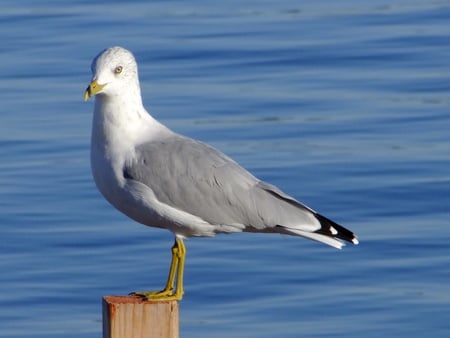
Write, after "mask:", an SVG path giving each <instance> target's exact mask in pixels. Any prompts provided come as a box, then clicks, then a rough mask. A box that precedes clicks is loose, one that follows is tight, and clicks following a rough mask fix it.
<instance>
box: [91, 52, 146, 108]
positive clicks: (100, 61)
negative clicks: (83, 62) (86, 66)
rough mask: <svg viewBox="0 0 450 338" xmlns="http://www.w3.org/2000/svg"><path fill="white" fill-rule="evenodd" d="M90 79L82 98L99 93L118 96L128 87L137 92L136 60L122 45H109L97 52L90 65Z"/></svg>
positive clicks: (128, 89) (126, 90)
mask: <svg viewBox="0 0 450 338" xmlns="http://www.w3.org/2000/svg"><path fill="white" fill-rule="evenodd" d="M91 71H92V76H93V77H92V81H91V83H90V84H89V86H88V87H87V88H86V91H85V92H84V100H85V101H87V100H88V99H89V98H90V97H92V96H95V95H99V96H106V97H114V96H120V95H122V94H123V93H124V92H128V91H130V89H132V90H134V91H138V92H139V80H138V70H137V64H136V60H135V58H134V56H133V54H132V53H131V52H130V51H128V50H126V49H125V48H122V47H111V48H108V49H105V50H103V51H102V52H101V53H100V54H98V55H97V56H96V57H95V58H94V60H93V61H92V65H91Z"/></svg>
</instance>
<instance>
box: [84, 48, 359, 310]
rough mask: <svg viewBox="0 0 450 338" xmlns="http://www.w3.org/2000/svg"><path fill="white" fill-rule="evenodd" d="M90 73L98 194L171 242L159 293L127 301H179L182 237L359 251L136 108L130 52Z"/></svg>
mask: <svg viewBox="0 0 450 338" xmlns="http://www.w3.org/2000/svg"><path fill="white" fill-rule="evenodd" d="M91 70H92V74H93V77H92V81H91V82H90V84H89V86H88V87H87V89H86V91H85V93H84V99H85V101H87V100H88V99H89V98H91V97H92V96H95V105H94V114H93V122H92V135H91V169H92V175H93V177H94V181H95V184H96V186H97V188H98V190H99V191H100V192H101V194H102V195H103V196H104V198H105V199H106V200H107V201H108V202H109V203H111V204H112V205H113V206H114V207H115V208H117V209H118V210H119V211H121V212H122V213H124V214H125V215H127V216H128V217H130V218H131V219H133V220H134V221H136V222H139V223H142V224H144V225H147V226H152V227H157V228H162V229H167V230H169V231H171V232H172V233H173V234H174V237H175V242H174V244H173V246H172V261H171V264H170V269H169V275H168V278H167V282H166V285H165V287H164V289H163V290H161V291H150V292H134V293H132V295H135V296H139V297H141V298H143V299H144V300H148V301H170V300H175V301H179V300H181V299H182V297H183V294H184V291H183V273H184V262H185V257H186V248H185V245H184V242H183V239H185V238H188V237H193V236H197V237H212V236H214V235H216V234H220V233H224V234H230V233H237V232H254V233H277V234H286V235H292V236H299V237H304V238H308V239H311V240H314V241H317V242H322V243H325V244H328V245H330V246H332V247H335V248H338V249H340V248H342V247H343V246H344V241H347V242H350V243H353V244H358V239H357V237H356V236H355V235H354V234H353V233H352V232H351V231H350V230H348V229H346V228H344V227H342V226H341V225H338V224H337V223H335V222H333V221H332V220H330V219H328V218H326V217H324V216H322V215H320V214H318V213H317V212H315V211H314V210H313V209H311V208H309V207H308V206H306V205H304V204H302V203H300V202H299V201H297V200H296V199H295V198H293V197H291V196H289V195H287V194H286V193H284V192H282V191H281V190H280V189H278V188H277V187H275V186H273V185H271V184H268V183H266V182H263V181H261V180H259V179H257V178H256V177H255V176H253V175H252V174H251V173H249V172H248V171H247V170H245V169H244V168H242V167H241V166H240V165H239V164H237V163H236V162H235V161H233V160H232V159H231V158H229V157H228V156H226V155H224V154H223V153H222V152H220V151H219V150H217V149H215V148H213V147H211V146H209V145H207V144H205V143H203V142H200V141H197V140H194V139H191V138H189V137H186V136H183V135H180V134H178V133H175V132H173V131H172V130H170V129H169V128H167V127H166V126H164V125H163V124H161V123H160V122H158V121H157V120H156V119H154V118H153V117H152V116H151V115H150V114H149V113H148V112H147V110H146V109H145V108H144V105H143V103H142V97H141V89H140V84H139V77H138V67H137V63H136V60H135V57H134V56H133V54H132V53H131V52H130V51H128V50H126V49H124V48H122V47H111V48H108V49H105V50H103V51H102V52H100V54H98V55H97V56H96V57H95V58H94V60H93V61H92V65H91Z"/></svg>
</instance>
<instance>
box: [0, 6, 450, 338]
mask: <svg viewBox="0 0 450 338" xmlns="http://www.w3.org/2000/svg"><path fill="white" fill-rule="evenodd" d="M0 19H1V20H0V38H1V41H2V48H1V52H0V61H1V77H0V91H1V94H0V96H1V98H2V104H1V108H0V110H1V117H0V119H1V123H0V158H1V161H0V201H1V203H0V258H1V259H0V271H1V273H0V336H1V337H8V338H9V337H45V338H53V337H55V338H56V337H80V338H83V337H86V338H87V337H100V336H101V320H102V318H101V297H102V296H104V295H110V294H126V293H128V292H130V291H133V290H142V289H144V290H145V289H155V288H159V287H161V286H162V284H163V283H164V280H165V277H166V273H167V271H166V270H167V269H168V264H169V259H170V257H169V256H170V246H171V244H172V235H171V234H170V233H169V232H165V231H161V230H157V229H152V228H148V227H145V226H142V225H139V224H135V223H134V222H132V221H130V220H129V219H127V218H126V217H125V216H123V215H122V214H120V213H119V212H117V211H116V210H114V209H113V208H112V207H111V206H109V205H108V204H107V203H106V202H105V201H104V200H103V198H102V197H101V196H100V194H99V193H98V192H97V190H96V188H95V186H94V183H93V181H92V178H91V174H90V165H89V142H90V123H91V114H92V110H93V103H92V102H88V103H84V102H83V101H82V94H83V91H84V89H85V87H86V85H87V84H88V82H89V80H90V76H91V75H90V70H89V67H90V62H91V60H92V58H93V57H94V56H95V55H96V54H97V53H98V52H99V51H100V50H102V49H103V48H105V47H109V46H111V45H121V46H124V47H126V48H129V49H131V50H132V51H133V52H134V53H135V55H136V58H137V60H138V62H139V66H140V68H139V70H140V78H141V83H142V89H143V94H144V102H145V104H146V106H147V108H148V109H149V110H150V111H151V112H152V114H153V115H154V116H155V117H156V118H158V119H159V120H161V121H162V122H163V123H165V124H166V125H168V126H169V127H171V128H172V129H174V130H176V131H178V132H181V133H184V134H187V135H189V136H191V137H195V138H197V139H200V140H203V141H205V142H208V143H211V144H213V145H214V146H216V147H217V148H219V149H221V150H222V151H224V152H225V153H227V154H228V155H230V156H231V157H233V158H234V159H236V160H237V161H238V162H240V163H241V164H242V165H243V166H244V167H246V168H247V169H249V170H250V171H251V172H253V173H254V174H255V175H257V176H258V177H260V178H262V179H264V180H266V181H269V182H271V183H273V184H276V185H278V186H279V187H280V188H282V189H283V190H284V191H286V192H287V193H289V194H291V195H293V196H295V197H297V198H298V199H299V200H301V201H303V202H305V203H306V204H308V205H310V206H311V207H313V208H315V209H316V210H318V211H320V212H321V213H323V214H325V215H327V216H328V217H330V218H333V219H334V220H336V221H338V222H340V223H342V224H344V225H345V226H347V227H349V228H350V229H352V230H353V231H355V232H356V233H357V234H358V235H359V237H360V240H361V244H360V245H359V246H357V247H346V248H344V250H342V251H337V250H334V249H332V248H328V247H326V246H324V245H320V244H318V243H313V242H309V241H306V240H303V239H300V238H292V237H286V236H277V235H256V234H239V235H231V236H218V237H216V238H213V239H190V240H188V241H187V243H186V244H187V248H188V258H187V264H186V276H185V288H186V295H185V298H184V299H183V301H182V302H181V310H180V320H181V326H180V329H181V336H182V337H215V338H219V337H230V336H232V337H247V338H249V337H327V336H329V337H431V336H432V337H448V336H449V335H450V322H449V310H450V283H449V280H450V250H449V242H450V224H449V219H450V174H449V168H450V160H449V157H450V140H449V128H450V113H449V108H450V99H449V89H450V81H449V78H450V70H449V69H450V68H449V65H450V61H449V60H450V44H449V43H448V42H449V37H450V2H449V1H444V0H442V1H440V0H437V1H425V0H421V1H419V0H417V1H414V0H413V1H406V0H404V1H402V0H394V1H386V0H384V1H382V0H377V1H355V0H354V1H352V0H347V1H338V2H337V1H335V2H333V1H314V2H313V1H310V2H308V4H302V2H298V1H277V2H274V1H255V0H250V1H245V2H242V1H226V2H225V1H223V2H210V1H208V2H207V1H201V0H197V1H190V2H189V3H186V2H182V1H168V2H163V1H152V2H148V1H129V2H126V3H125V2H124V3H122V2H119V1H113V2H102V1H97V2H86V1H81V0H74V1H72V2H71V3H70V4H67V5H64V4H62V3H61V2H60V1H55V0H48V1H40V2H36V1H30V0H28V1H21V2H17V1H8V0H7V1H6V3H4V4H3V6H2V11H1V14H0Z"/></svg>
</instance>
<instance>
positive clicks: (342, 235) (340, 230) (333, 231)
mask: <svg viewBox="0 0 450 338" xmlns="http://www.w3.org/2000/svg"><path fill="white" fill-rule="evenodd" d="M315 216H316V218H317V219H318V220H319V222H320V224H321V225H322V228H321V229H320V230H317V231H316V232H317V233H319V234H322V235H326V236H330V237H335V238H339V239H342V240H344V241H347V242H350V243H353V244H355V245H356V244H358V243H359V241H358V238H357V237H356V236H355V234H354V233H353V232H351V231H350V230H348V229H346V228H344V227H343V226H342V225H339V224H337V223H336V222H333V221H332V220H331V219H328V218H326V217H325V216H322V215H320V214H315Z"/></svg>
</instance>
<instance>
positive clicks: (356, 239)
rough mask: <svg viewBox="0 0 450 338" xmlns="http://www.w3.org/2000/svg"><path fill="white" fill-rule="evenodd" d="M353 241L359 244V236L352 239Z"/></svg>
mask: <svg viewBox="0 0 450 338" xmlns="http://www.w3.org/2000/svg"><path fill="white" fill-rule="evenodd" d="M352 243H353V244H355V245H358V244H359V241H358V238H356V237H355V238H353V239H352Z"/></svg>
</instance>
